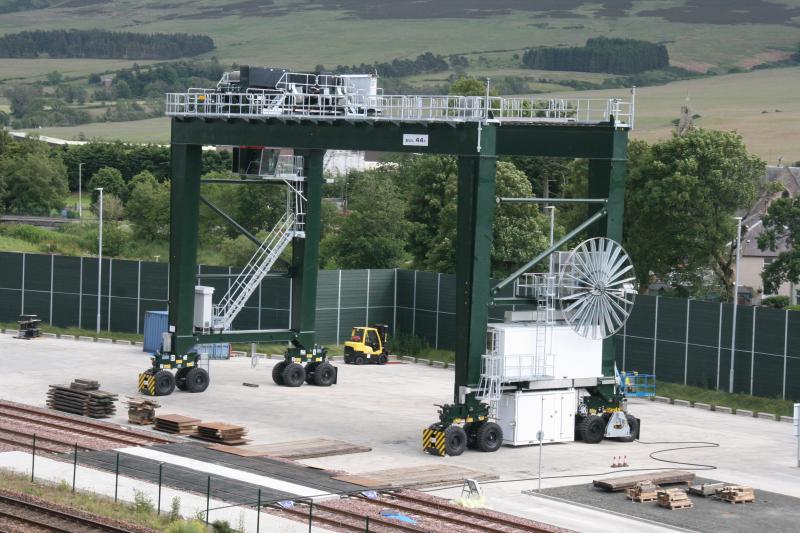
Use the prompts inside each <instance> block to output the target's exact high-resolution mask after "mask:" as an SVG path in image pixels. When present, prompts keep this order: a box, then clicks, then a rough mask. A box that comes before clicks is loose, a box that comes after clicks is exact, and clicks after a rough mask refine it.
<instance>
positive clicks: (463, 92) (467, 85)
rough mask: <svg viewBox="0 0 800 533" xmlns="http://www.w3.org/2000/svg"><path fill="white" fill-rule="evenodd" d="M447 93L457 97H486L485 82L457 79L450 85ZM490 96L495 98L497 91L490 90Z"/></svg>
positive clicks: (473, 79)
mask: <svg viewBox="0 0 800 533" xmlns="http://www.w3.org/2000/svg"><path fill="white" fill-rule="evenodd" d="M449 93H450V94H453V95H458V96H486V80H479V79H478V78H459V79H457V80H456V81H454V82H453V84H452V85H450V91H449ZM490 96H497V91H496V90H494V89H491V88H490Z"/></svg>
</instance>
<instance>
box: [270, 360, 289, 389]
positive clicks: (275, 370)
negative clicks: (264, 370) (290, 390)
mask: <svg viewBox="0 0 800 533" xmlns="http://www.w3.org/2000/svg"><path fill="white" fill-rule="evenodd" d="M284 368H286V361H281V362H280V363H278V364H277V365H275V366H273V367H272V381H274V382H275V384H276V385H285V383H284V382H283V369H284Z"/></svg>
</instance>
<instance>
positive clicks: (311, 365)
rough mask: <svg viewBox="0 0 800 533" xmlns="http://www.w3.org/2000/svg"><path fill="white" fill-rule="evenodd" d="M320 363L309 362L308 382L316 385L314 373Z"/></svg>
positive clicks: (307, 366)
mask: <svg viewBox="0 0 800 533" xmlns="http://www.w3.org/2000/svg"><path fill="white" fill-rule="evenodd" d="M319 365H320V363H308V364H307V365H306V383H308V384H309V385H315V383H314V373H315V372H316V371H317V367H319Z"/></svg>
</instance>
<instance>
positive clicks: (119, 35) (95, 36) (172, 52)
mask: <svg viewBox="0 0 800 533" xmlns="http://www.w3.org/2000/svg"><path fill="white" fill-rule="evenodd" d="M213 49H214V41H213V40H212V39H211V37H209V36H207V35H190V34H187V33H151V34H147V33H134V32H115V31H106V30H97V29H94V30H35V31H23V32H20V33H11V34H7V35H4V36H2V37H0V57H22V58H37V57H40V56H42V55H47V56H49V57H53V58H67V57H71V58H95V59H176V58H179V57H194V56H196V55H200V54H204V53H206V52H210V51H211V50H213Z"/></svg>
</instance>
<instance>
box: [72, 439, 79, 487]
mask: <svg viewBox="0 0 800 533" xmlns="http://www.w3.org/2000/svg"><path fill="white" fill-rule="evenodd" d="M77 472H78V443H77V442H76V443H75V455H74V456H73V459H72V492H75V475H76V474H77Z"/></svg>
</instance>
